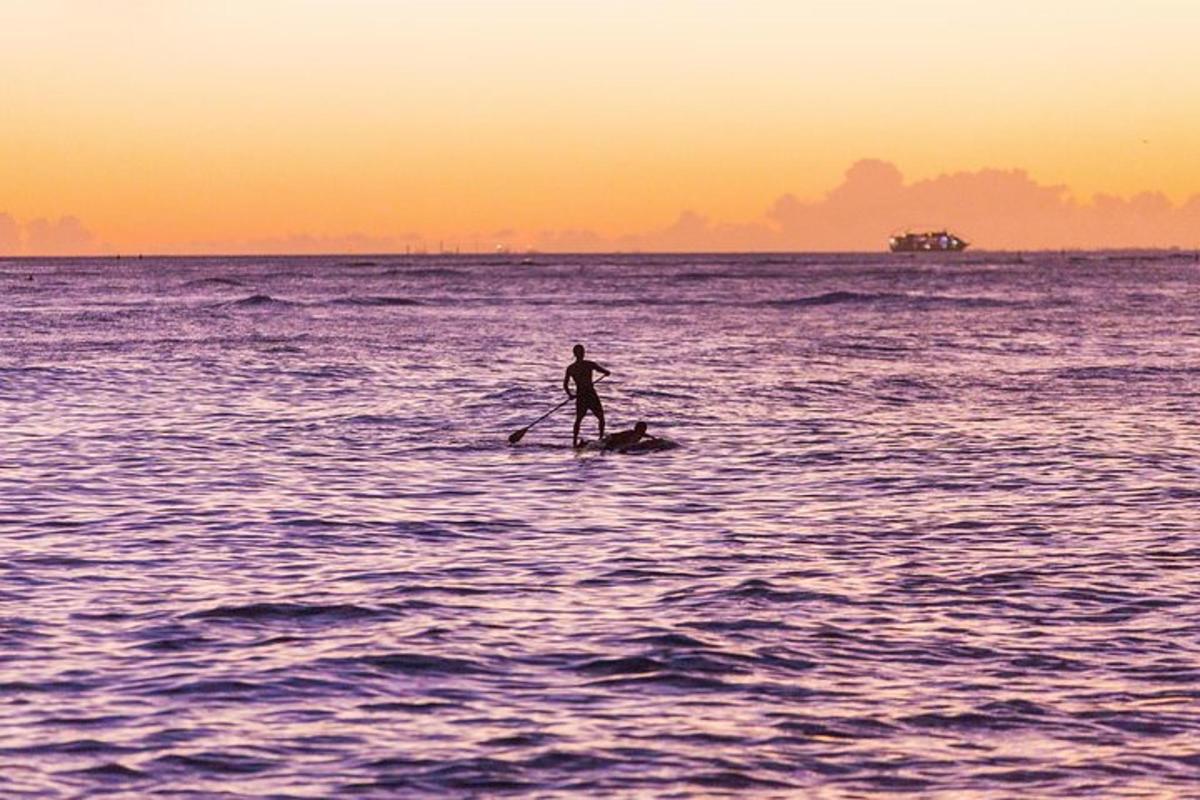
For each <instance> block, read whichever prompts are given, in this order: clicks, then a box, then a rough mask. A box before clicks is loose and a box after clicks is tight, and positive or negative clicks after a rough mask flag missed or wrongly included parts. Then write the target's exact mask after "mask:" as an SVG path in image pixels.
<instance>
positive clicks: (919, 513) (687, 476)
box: [0, 254, 1200, 798]
mask: <svg viewBox="0 0 1200 800" xmlns="http://www.w3.org/2000/svg"><path fill="white" fill-rule="evenodd" d="M535 260H536V261H537V262H539V263H535V264H533V265H518V264H512V263H506V262H504V261H494V260H488V259H479V258H457V257H454V258H451V257H446V258H436V257H425V258H412V259H405V258H378V259H362V260H355V261H353V262H350V261H347V260H345V259H341V260H339V259H273V260H272V259H250V260H144V261H139V262H137V263H136V264H134V263H130V262H128V261H121V262H113V261H109V262H103V261H47V262H19V263H18V262H0V286H2V287H3V291H4V296H5V298H6V299H5V307H4V310H3V311H2V312H0V414H2V417H0V423H2V425H3V429H2V433H0V442H2V444H3V449H2V452H0V542H2V543H3V555H4V560H3V567H2V572H0V575H2V580H0V603H2V605H0V786H4V787H5V789H4V794H5V796H13V797H24V796H28V797H66V796H76V797H95V796H101V795H104V796H113V797H130V798H132V797H144V796H153V795H159V794H162V795H171V794H175V793H178V794H183V793H185V792H192V793H199V794H201V795H211V794H216V793H221V792H223V793H224V794H223V795H221V796H225V797H264V796H279V797H283V796H287V797H332V796H351V795H354V796H364V797H372V796H379V797H395V796H412V795H420V794H429V795H435V796H455V795H480V794H494V793H502V792H509V791H513V792H528V793H535V794H537V795H539V796H563V797H567V796H581V795H582V796H586V795H601V794H620V795H625V796H662V795H671V794H674V795H676V796H694V795H721V794H732V793H735V792H736V793H739V794H741V793H746V794H752V795H757V796H796V795H797V794H806V793H807V794H808V795H811V796H814V797H840V796H863V795H864V794H870V793H873V792H897V791H902V792H913V793H916V794H918V795H920V796H942V797H956V798H959V797H978V798H992V797H994V798H1001V797H1021V796H1023V797H1031V796H1048V795H1058V796H1081V795H1084V794H1090V795H1092V796H1104V797H1119V796H1128V797H1134V796H1146V795H1164V796H1165V795H1171V794H1181V793H1186V792H1189V791H1192V790H1193V789H1194V787H1195V785H1196V782H1197V780H1198V779H1200V747H1198V746H1197V745H1196V741H1197V739H1198V738H1200V737H1198V733H1200V711H1198V708H1200V705H1198V703H1197V699H1198V698H1200V666H1198V664H1200V660H1198V656H1200V652H1198V651H1200V590H1198V589H1197V581H1196V577H1197V566H1198V565H1200V538H1198V536H1200V534H1198V533H1197V527H1198V525H1197V523H1200V513H1198V512H1197V508H1200V489H1198V488H1197V480H1196V479H1197V473H1196V465H1197V463H1198V462H1197V457H1198V455H1200V445H1198V443H1200V422H1198V418H1197V415H1196V407H1197V396H1198V392H1200V333H1198V331H1200V325H1198V324H1197V323H1198V321H1200V320H1198V314H1197V311H1196V308H1197V306H1196V299H1197V297H1198V296H1200V295H1198V289H1200V272H1198V270H1197V267H1196V265H1195V263H1194V262H1193V261H1191V260H1190V259H1184V258H1180V257H1176V256H1174V255H1172V254H1161V255H1158V256H1153V257H1147V256H1145V255H1144V254H1143V255H1141V256H1136V257H1135V256H1133V255H1123V254H1109V255H1101V256H1094V257H1087V258H1079V257H1075V258H1069V257H1058V256H1041V257H1029V256H1026V257H1025V259H1023V260H1017V259H1013V258H1009V257H992V256H988V255H987V254H976V255H971V256H962V257H953V258H951V259H947V260H938V261H932V262H926V261H921V260H914V259H903V258H901V259H893V258H883V257H865V256H858V257H854V256H832V257H799V256H798V257H794V258H789V257H781V256H773V257H769V258H767V257H753V256H739V257H632V256H630V257H550V256H540V257H538V258H537V259H535ZM30 272H32V273H33V274H34V276H35V280H34V281H32V282H30V281H27V280H26V279H25V278H26V275H27V274H28V273H30ZM576 341H582V342H585V343H586V344H587V345H588V354H589V357H594V358H595V359H596V360H597V361H599V362H600V363H602V364H604V365H605V366H606V367H608V368H610V369H612V370H613V371H614V374H613V376H612V378H611V379H609V380H608V381H606V382H605V384H604V385H602V386H601V394H602V396H603V397H604V401H605V407H606V411H607V414H608V417H609V425H610V427H612V428H613V429H614V430H615V429H618V428H620V427H628V426H629V425H630V424H632V422H633V421H635V420H637V419H645V420H647V421H649V422H650V424H651V429H652V431H654V432H656V433H660V434H663V435H666V436H668V437H669V438H671V439H673V440H675V441H678V442H680V443H681V445H682V446H681V447H680V448H678V449H675V450H672V451H669V452H659V453H645V454H638V455H625V456H622V455H615V454H602V453H596V452H586V453H575V452H573V451H572V450H571V449H570V447H569V444H570V425H571V414H570V412H569V409H568V410H564V411H563V412H562V413H561V414H559V415H557V416H554V417H552V418H551V419H550V420H548V421H547V422H545V423H542V424H541V425H539V426H538V427H536V428H534V429H533V430H532V431H530V432H529V434H528V435H527V436H526V437H525V438H524V439H523V440H522V441H521V443H520V444H519V445H518V446H517V447H509V446H508V445H507V444H506V442H505V439H506V437H507V435H508V434H509V433H510V432H512V431H513V430H515V429H518V428H520V427H522V426H524V425H526V424H528V423H529V422H530V421H531V420H532V419H534V418H535V417H536V416H538V415H539V414H541V413H542V412H544V411H545V410H547V409H548V408H549V407H551V406H552V405H553V404H554V403H557V402H558V401H559V400H560V399H561V397H562V395H561V386H560V383H561V377H562V370H563V368H564V367H565V365H566V363H567V362H568V361H569V360H570V357H571V355H570V345H571V344H573V343H574V342H576ZM593 424H594V423H593V422H592V421H591V420H589V421H588V422H586V423H585V432H587V431H589V430H592V431H594V428H592V429H589V428H588V426H589V425H593ZM106 793H107V794H106Z"/></svg>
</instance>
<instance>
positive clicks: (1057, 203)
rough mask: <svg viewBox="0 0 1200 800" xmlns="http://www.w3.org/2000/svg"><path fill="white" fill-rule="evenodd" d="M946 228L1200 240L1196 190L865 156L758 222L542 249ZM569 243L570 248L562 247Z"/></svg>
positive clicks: (1041, 240)
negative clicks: (910, 174) (1098, 187)
mask: <svg viewBox="0 0 1200 800" xmlns="http://www.w3.org/2000/svg"><path fill="white" fill-rule="evenodd" d="M943 227H945V228H949V229H951V230H953V231H954V232H956V233H958V234H959V235H960V236H963V237H964V238H966V239H967V240H968V241H971V242H972V243H974V245H975V246H976V247H981V248H990V249H1010V250H1020V249H1058V248H1103V247H1112V248H1117V247H1147V248H1149V247H1170V246H1186V247H1192V246H1197V245H1200V195H1196V196H1194V197H1192V198H1191V199H1189V200H1188V201H1187V202H1186V203H1184V204H1182V205H1178V206H1177V205H1174V204H1172V203H1171V201H1170V200H1169V199H1168V198H1167V197H1165V196H1164V195H1162V194H1161V193H1157V192H1144V193H1142V194H1138V195H1135V196H1133V197H1131V198H1128V199H1123V198H1119V197H1113V196H1110V195H1097V196H1096V197H1094V198H1093V199H1092V200H1091V201H1090V202H1086V203H1080V202H1077V201H1075V200H1074V199H1072V197H1071V195H1070V192H1069V190H1068V189H1067V187H1065V186H1059V185H1046V184H1040V183H1038V182H1037V181H1036V180H1034V179H1033V178H1031V177H1030V176H1029V175H1028V174H1027V173H1026V172H1025V171H1024V170H1019V169H1012V170H1001V169H982V170H978V171H975V172H956V173H951V174H946V175H940V176H938V177H936V178H932V179H928V180H922V181H916V182H912V183H908V182H906V181H905V179H904V176H903V174H902V173H901V171H900V169H899V168H898V167H897V166H896V165H894V164H892V163H889V162H887V161H881V160H878V159H863V160H861V161H858V162H856V163H854V164H853V165H851V167H850V168H849V169H848V170H847V171H846V174H845V177H844V178H843V180H842V182H841V183H840V184H839V185H838V186H836V187H834V188H833V189H832V190H830V191H829V192H828V193H827V194H826V195H825V196H824V197H822V198H820V199H817V200H810V201H805V200H801V199H799V198H797V197H796V196H794V195H791V194H784V195H782V196H780V197H778V198H777V199H776V200H775V201H774V202H773V203H772V204H771V205H770V207H768V208H767V209H766V210H765V211H764V212H763V214H762V216H761V217H760V218H759V219H758V220H754V221H751V222H748V223H741V224H730V223H721V222H715V221H713V220H711V219H709V218H707V217H705V216H704V215H702V214H700V213H697V212H695V211H685V212H684V213H683V214H681V215H680V216H679V217H678V218H677V219H676V220H675V221H674V222H672V223H670V224H669V225H667V226H665V227H663V228H659V229H657V230H651V231H647V232H645V233H641V234H635V235H626V236H615V237H604V236H601V235H599V234H596V233H592V232H588V231H564V232H557V233H555V232H546V233H543V234H542V236H541V237H540V239H539V242H538V246H540V247H544V248H546V249H576V248H578V249H585V250H605V249H611V250H868V251H871V250H880V249H881V248H882V247H883V246H884V244H885V242H886V241H887V238H888V236H889V235H890V234H892V233H895V232H897V231H902V230H905V229H913V230H918V229H926V228H943ZM564 245H566V247H563V246H564Z"/></svg>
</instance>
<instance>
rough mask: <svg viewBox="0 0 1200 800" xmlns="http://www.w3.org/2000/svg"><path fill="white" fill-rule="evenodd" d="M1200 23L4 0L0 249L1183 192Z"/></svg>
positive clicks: (610, 230) (798, 240) (632, 6)
mask: <svg viewBox="0 0 1200 800" xmlns="http://www.w3.org/2000/svg"><path fill="white" fill-rule="evenodd" d="M1198 42H1200V2H1196V1H1195V0H1186V2H1185V1H1184V0H1143V1H1142V2H1130V1H1129V0H1123V1H1122V2H1115V1H1110V0H1036V1H1035V0H1005V1H1004V2H962V0H957V1H956V2H940V1H937V0H928V1H926V2H904V1H903V0H877V1H873V2H872V1H868V0H860V1H859V2H855V1H854V0H842V1H841V2H804V1H803V0H736V2H735V1H734V0H729V1H726V0H690V1H687V0H636V2H634V1H633V0H603V1H600V0H595V1H593V0H556V1H555V2H548V1H547V2H541V1H540V0H539V1H537V2H535V1H534V0H518V1H514V2H505V1H504V0H437V1H436V2H434V1H432V0H431V1H430V2H418V1H416V0H414V1H413V2H404V1H403V0H387V1H385V0H236V1H235V0H230V1H228V2H226V1H225V0H0V70H2V73H0V77H2V78H3V80H2V81H0V107H2V108H3V114H2V115H0V250H3V249H4V248H5V247H6V244H5V243H6V241H7V242H8V245H7V246H8V249H9V250H12V249H14V248H17V247H23V248H24V250H25V251H26V252H33V251H34V250H54V249H56V247H57V249H60V250H62V249H68V250H69V249H80V248H85V247H95V248H101V249H106V250H119V251H123V252H134V251H145V252H163V251H174V252H179V251H200V250H209V251H211V250H226V251H228V250H239V249H242V250H253V249H263V248H266V249H311V248H317V249H322V248H324V247H332V248H334V249H373V247H374V246H375V245H392V246H395V245H396V244H397V243H400V242H412V243H414V244H419V243H420V242H424V243H425V246H429V247H436V246H437V243H438V241H439V240H444V241H445V242H446V244H447V246H451V245H452V244H458V245H459V246H461V247H463V248H464V249H466V248H471V247H475V246H481V247H489V246H491V245H492V244H493V243H494V240H504V241H505V242H506V243H511V244H513V245H514V246H527V245H528V246H532V245H543V246H544V245H545V244H546V243H547V242H550V243H553V242H561V243H564V246H570V245H571V243H572V242H574V243H575V246H586V242H594V243H595V244H596V246H598V247H600V246H605V245H610V244H612V243H614V242H620V241H630V239H629V237H631V236H637V235H641V234H644V233H645V232H648V231H654V230H660V229H663V228H666V227H667V226H671V225H672V224H674V222H675V221H676V220H677V219H679V218H680V214H681V212H685V211H691V212H695V213H697V214H700V215H703V216H704V217H706V218H707V219H708V220H710V221H717V222H718V223H719V224H721V225H738V224H748V225H751V226H758V225H765V226H766V228H764V230H766V229H770V227H771V225H772V224H774V223H773V222H772V219H773V218H772V217H771V216H770V211H769V209H771V208H772V207H773V205H774V204H776V203H777V201H778V199H779V198H780V197H781V196H783V195H790V196H792V198H793V199H794V200H796V201H799V202H801V203H816V202H819V201H822V198H824V197H825V195H826V194H827V193H828V192H830V191H831V190H833V189H834V188H835V187H837V186H839V185H840V184H841V183H842V181H843V175H844V174H845V173H846V171H847V169H848V168H849V167H850V166H851V165H852V164H854V163H855V162H857V161H859V160H860V159H863V158H867V157H870V158H877V159H883V160H885V161H887V162H890V163H892V164H894V165H896V166H897V167H899V169H900V170H902V172H903V176H904V179H905V180H906V181H908V182H910V183H916V182H920V181H924V180H931V179H935V178H937V177H938V176H940V175H943V174H947V173H970V174H977V173H981V171H985V170H988V169H989V168H994V169H1001V170H1011V169H1014V168H1017V169H1022V170H1024V171H1025V172H1026V173H1027V175H1028V177H1029V179H1030V181H1032V182H1036V184H1038V185H1040V186H1054V185H1062V186H1065V187H1067V189H1066V191H1065V194H1064V195H1063V197H1064V199H1065V201H1067V202H1068V203H1069V202H1070V201H1075V202H1077V203H1079V204H1081V205H1084V206H1088V205H1090V204H1091V203H1092V197H1093V195H1095V194H1097V193H1104V194H1109V195H1117V196H1120V197H1124V198H1128V197H1131V196H1133V195H1135V194H1137V193H1139V192H1145V191H1156V192H1161V193H1162V194H1163V195H1164V198H1165V201H1167V203H1168V205H1170V206H1174V207H1182V206H1183V205H1184V204H1185V203H1186V202H1187V200H1188V199H1189V198H1190V197H1191V196H1192V195H1193V194H1196V193H1200V157H1198V156H1197V142H1200V103H1198V102H1197V101H1198V100H1200V45H1198V44H1197V43H1198ZM1164 198H1160V199H1164ZM948 202H949V201H948ZM1156 202H1158V201H1156ZM1160 205H1161V203H1160ZM937 213H938V214H939V216H942V217H943V218H942V219H937V220H908V219H887V220H881V221H880V222H879V225H880V226H882V227H883V228H884V229H887V228H896V227H902V226H904V225H907V224H912V223H922V224H924V223H930V224H954V222H955V220H954V219H945V217H946V216H950V217H953V216H954V215H953V213H952V210H946V211H943V210H942V209H941V208H940V207H937ZM64 217H65V218H68V219H63V218H64ZM797 224H798V223H797ZM39 225H40V227H38V226H39ZM6 231H9V233H6ZM11 231H16V233H11ZM585 232H586V233H585ZM793 233H794V234H795V235H794V237H793V239H788V240H787V242H785V243H786V244H788V245H790V246H804V245H805V243H806V241H808V240H806V239H805V236H804V232H803V231H802V230H799V229H797V230H795V231H793ZM60 234H61V238H60V239H57V240H56V239H55V237H56V236H59V235H60ZM963 234H964V235H966V236H967V237H968V238H972V235H973V234H972V232H971V231H966V230H965V231H963ZM872 235H873V234H872ZM39 237H40V238H39ZM572 237H574V238H572ZM589 237H590V238H589ZM622 237H624V239H623V238H622ZM1050 238H1051V239H1052V238H1053V236H1051V237H1050ZM1197 238H1200V235H1198V237H1197ZM18 240H19V241H18ZM35 240H36V244H35ZM813 241H814V242H815V240H813ZM21 242H23V244H21ZM56 242H59V244H57V245H56ZM648 242H649V243H652V240H646V241H644V242H641V243H643V244H645V243H648ZM356 243H357V244H356ZM777 243H778V242H777ZM1077 243H1078V242H1077ZM1082 243H1086V242H1082ZM1183 243H1184V244H1191V243H1190V242H1183ZM994 244H996V245H1005V246H1011V245H1013V244H1014V242H1010V241H1003V242H995V243H994ZM1015 244H1017V245H1019V244H1020V242H1015ZM752 245H753V242H749V244H748V245H747V246H752ZM677 246H688V241H687V239H686V236H684V239H683V240H682V241H681V242H680V243H679V244H678V245H677ZM696 246H697V247H701V246H704V243H703V242H701V241H699V240H697V242H696ZM763 246H767V243H766V242H764V244H763ZM813 246H818V245H817V244H813ZM880 246H882V244H880Z"/></svg>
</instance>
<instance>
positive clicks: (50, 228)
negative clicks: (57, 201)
mask: <svg viewBox="0 0 1200 800" xmlns="http://www.w3.org/2000/svg"><path fill="white" fill-rule="evenodd" d="M95 250H96V237H95V236H94V235H93V234H92V232H91V231H89V230H88V229H87V228H86V227H84V225H83V223H82V222H80V221H79V218H78V217H59V218H58V219H55V220H49V219H41V218H39V219H35V220H32V221H30V222H28V223H27V224H26V225H25V252H26V253H27V254H29V255H46V256H59V255H83V254H87V253H92V252H95Z"/></svg>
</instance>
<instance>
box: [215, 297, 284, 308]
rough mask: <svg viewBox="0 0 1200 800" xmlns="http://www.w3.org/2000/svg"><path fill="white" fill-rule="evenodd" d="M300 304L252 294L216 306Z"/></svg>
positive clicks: (281, 306) (261, 306)
mask: <svg viewBox="0 0 1200 800" xmlns="http://www.w3.org/2000/svg"><path fill="white" fill-rule="evenodd" d="M298 305H301V304H300V303H297V302H295V301H292V300H277V299H276V298H274V297H271V295H269V294H252V295H250V296H249V297H243V298H242V299H241V300H233V301H231V302H228V303H220V304H218V306H217V307H218V308H271V307H278V308H284V307H289V306H298Z"/></svg>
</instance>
